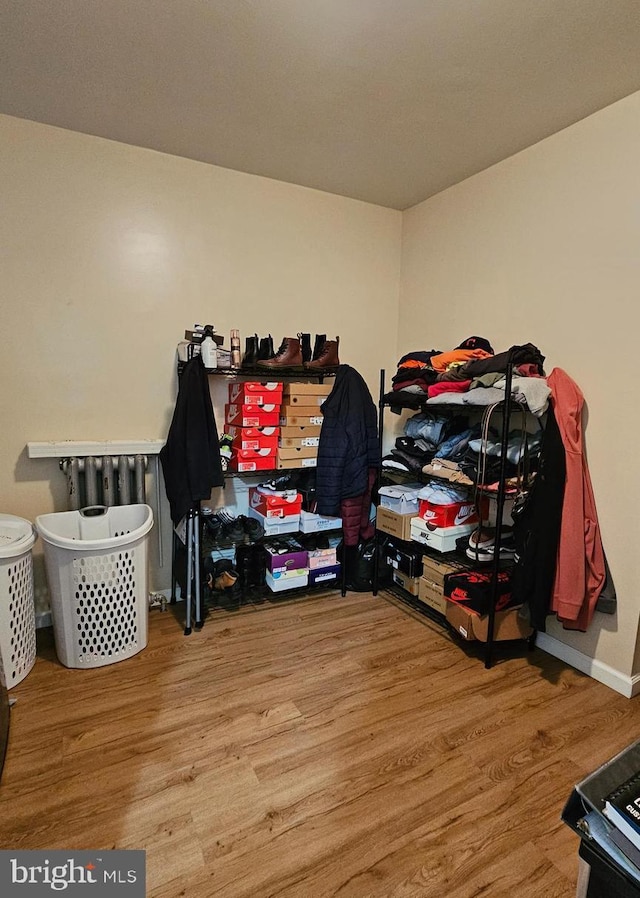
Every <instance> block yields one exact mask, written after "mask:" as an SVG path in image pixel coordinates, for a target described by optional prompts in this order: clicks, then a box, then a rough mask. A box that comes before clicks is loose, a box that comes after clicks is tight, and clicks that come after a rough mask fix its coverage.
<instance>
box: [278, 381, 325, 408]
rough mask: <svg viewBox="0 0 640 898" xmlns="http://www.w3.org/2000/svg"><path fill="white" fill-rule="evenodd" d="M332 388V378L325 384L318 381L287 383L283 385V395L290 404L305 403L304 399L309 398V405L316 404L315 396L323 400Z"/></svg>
mask: <svg viewBox="0 0 640 898" xmlns="http://www.w3.org/2000/svg"><path fill="white" fill-rule="evenodd" d="M332 390H333V379H332V380H331V381H330V382H329V383H326V384H319V383H287V384H285V385H284V390H283V395H284V397H285V401H286V402H288V403H289V404H290V405H295V404H296V403H297V404H298V405H305V402H304V400H305V399H307V400H309V405H316V404H317V403H316V401H315V397H316V396H318V397H321V398H320V401H321V402H324V400H325V399H326V398H327V396H328V395H329V393H330V392H331V391H332Z"/></svg>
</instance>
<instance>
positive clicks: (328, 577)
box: [309, 563, 340, 586]
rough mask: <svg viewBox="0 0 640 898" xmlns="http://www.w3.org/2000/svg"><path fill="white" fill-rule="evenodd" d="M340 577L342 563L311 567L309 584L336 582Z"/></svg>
mask: <svg viewBox="0 0 640 898" xmlns="http://www.w3.org/2000/svg"><path fill="white" fill-rule="evenodd" d="M339 577H340V565H339V564H337V563H336V564H330V565H326V566H325V567H317V568H310V569H309V586H318V585H320V584H321V583H335V582H336V581H337V580H338V578H339Z"/></svg>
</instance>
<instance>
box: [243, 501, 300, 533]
mask: <svg viewBox="0 0 640 898" xmlns="http://www.w3.org/2000/svg"><path fill="white" fill-rule="evenodd" d="M247 514H248V516H249V517H250V518H254V519H255V520H256V521H259V522H260V523H261V524H262V527H263V529H264V535H265V536H281V535H282V534H283V533H297V532H298V530H299V529H300V515H299V514H289V515H285V516H284V517H282V518H275V517H274V518H268V517H266V516H265V515H263V514H260V512H259V511H258V510H257V509H256V508H251V507H249V511H248V512H247Z"/></svg>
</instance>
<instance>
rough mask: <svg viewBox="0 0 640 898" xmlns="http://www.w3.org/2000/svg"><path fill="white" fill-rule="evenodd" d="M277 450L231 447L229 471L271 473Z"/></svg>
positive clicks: (274, 464)
mask: <svg viewBox="0 0 640 898" xmlns="http://www.w3.org/2000/svg"><path fill="white" fill-rule="evenodd" d="M277 452H278V450H277V449H236V448H235V447H233V446H232V447H231V458H230V459H229V470H230V471H242V472H247V471H272V470H273V469H274V468H275V466H276V462H277Z"/></svg>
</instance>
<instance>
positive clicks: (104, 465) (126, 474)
mask: <svg viewBox="0 0 640 898" xmlns="http://www.w3.org/2000/svg"><path fill="white" fill-rule="evenodd" d="M60 469H61V470H62V471H63V472H64V473H65V474H66V477H67V491H68V497H69V502H68V504H69V510H70V511H77V510H78V509H80V508H86V507H87V506H89V505H106V506H108V507H111V506H113V505H131V504H132V503H144V502H146V501H147V500H146V490H145V474H146V471H147V456H146V455H103V456H86V457H77V456H74V457H72V458H61V459H60Z"/></svg>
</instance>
